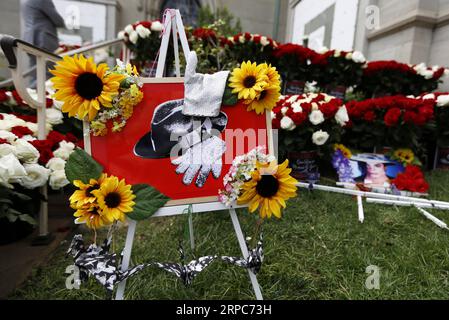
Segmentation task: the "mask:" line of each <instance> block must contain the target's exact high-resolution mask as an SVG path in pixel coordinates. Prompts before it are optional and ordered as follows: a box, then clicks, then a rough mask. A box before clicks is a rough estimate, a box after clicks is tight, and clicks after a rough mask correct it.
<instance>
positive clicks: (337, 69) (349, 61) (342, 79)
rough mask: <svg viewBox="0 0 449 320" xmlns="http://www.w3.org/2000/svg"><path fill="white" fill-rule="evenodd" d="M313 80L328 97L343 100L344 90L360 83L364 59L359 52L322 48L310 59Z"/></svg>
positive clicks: (364, 65)
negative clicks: (331, 96)
mask: <svg viewBox="0 0 449 320" xmlns="http://www.w3.org/2000/svg"><path fill="white" fill-rule="evenodd" d="M312 66H313V69H314V71H313V76H314V80H316V81H317V82H318V86H319V87H321V88H322V89H323V90H324V91H325V92H327V93H328V94H330V95H333V96H336V97H338V98H340V99H344V98H345V95H346V89H347V88H348V87H354V86H356V85H358V84H359V83H360V81H361V78H362V75H363V69H364V68H365V67H366V59H365V57H364V56H363V54H362V53H361V52H359V51H354V52H346V51H340V50H328V49H327V48H323V49H322V50H321V51H320V52H319V53H318V54H317V55H316V56H315V57H314V59H312Z"/></svg>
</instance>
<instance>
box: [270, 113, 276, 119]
mask: <svg viewBox="0 0 449 320" xmlns="http://www.w3.org/2000/svg"><path fill="white" fill-rule="evenodd" d="M274 119H276V113H274V112H273V111H271V120H274Z"/></svg>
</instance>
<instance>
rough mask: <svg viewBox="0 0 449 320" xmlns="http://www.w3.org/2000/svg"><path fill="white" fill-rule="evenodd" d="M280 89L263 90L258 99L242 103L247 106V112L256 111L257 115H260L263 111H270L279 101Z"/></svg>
mask: <svg viewBox="0 0 449 320" xmlns="http://www.w3.org/2000/svg"><path fill="white" fill-rule="evenodd" d="M280 90H281V87H270V88H267V89H264V90H263V91H262V92H261V93H260V95H259V96H258V97H256V99H254V100H245V101H244V102H243V103H244V104H247V105H248V109H247V110H248V111H252V110H254V111H256V113H257V114H262V113H264V112H265V110H269V111H271V110H272V109H273V108H274V107H275V106H276V104H277V102H278V101H279V97H280V96H281V92H280Z"/></svg>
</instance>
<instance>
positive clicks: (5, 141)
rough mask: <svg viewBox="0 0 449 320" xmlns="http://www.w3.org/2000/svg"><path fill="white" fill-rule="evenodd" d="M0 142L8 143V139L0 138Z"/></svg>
mask: <svg viewBox="0 0 449 320" xmlns="http://www.w3.org/2000/svg"><path fill="white" fill-rule="evenodd" d="M0 144H9V142H8V140H6V139H2V138H0Z"/></svg>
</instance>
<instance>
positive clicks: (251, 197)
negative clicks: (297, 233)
mask: <svg viewBox="0 0 449 320" xmlns="http://www.w3.org/2000/svg"><path fill="white" fill-rule="evenodd" d="M291 171H292V169H290V168H288V160H286V161H285V162H284V163H282V164H281V165H277V164H276V163H275V162H272V163H269V164H261V163H259V162H258V163H257V165H256V170H254V172H253V173H252V175H251V180H249V181H248V182H245V184H244V185H243V187H242V191H243V192H242V195H241V196H240V197H239V198H238V201H237V202H238V204H249V211H250V212H251V213H252V212H254V211H256V210H257V208H259V207H260V211H259V214H260V217H261V218H262V219H264V218H266V217H268V218H271V216H272V215H274V216H275V217H277V218H281V217H282V214H281V208H285V207H286V203H285V201H286V200H288V199H290V198H292V197H295V196H296V190H297V187H296V184H297V183H298V181H297V180H296V179H294V178H293V177H291V176H290V173H291Z"/></svg>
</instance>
